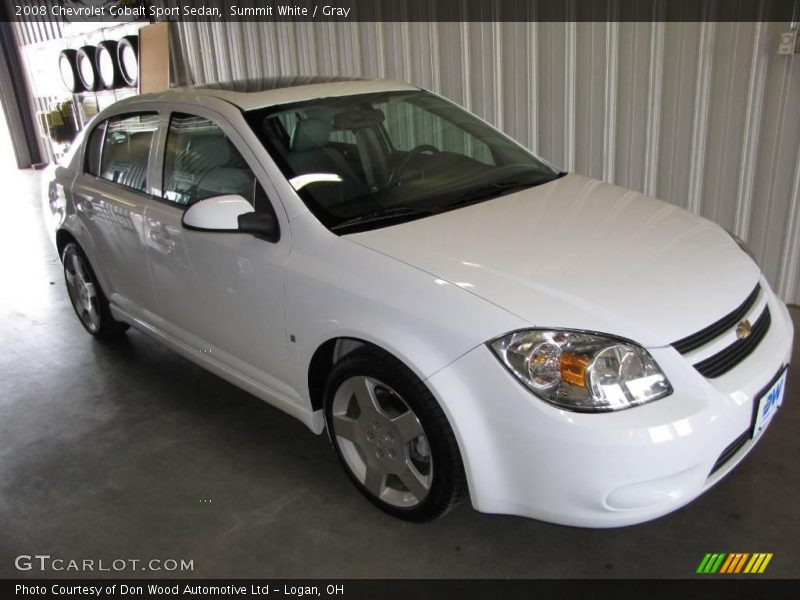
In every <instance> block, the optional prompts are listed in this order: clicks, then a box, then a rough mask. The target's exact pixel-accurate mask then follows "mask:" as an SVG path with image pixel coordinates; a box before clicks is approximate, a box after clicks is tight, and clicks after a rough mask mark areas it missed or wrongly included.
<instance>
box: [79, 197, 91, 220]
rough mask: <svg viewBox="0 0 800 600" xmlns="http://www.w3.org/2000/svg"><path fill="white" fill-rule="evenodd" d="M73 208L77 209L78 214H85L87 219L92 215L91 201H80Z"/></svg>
mask: <svg viewBox="0 0 800 600" xmlns="http://www.w3.org/2000/svg"><path fill="white" fill-rule="evenodd" d="M75 208H77V209H78V211H79V212H82V213H83V214H85V215H86V216H87V217H88V218H89V219H91V218H92V216H93V215H94V204H92V201H91V200H80V201H78V202H76V204H75Z"/></svg>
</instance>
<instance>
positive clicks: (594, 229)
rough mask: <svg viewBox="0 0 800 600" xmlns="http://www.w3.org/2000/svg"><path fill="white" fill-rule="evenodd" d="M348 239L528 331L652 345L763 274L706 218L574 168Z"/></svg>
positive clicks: (738, 296)
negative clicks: (590, 334)
mask: <svg viewBox="0 0 800 600" xmlns="http://www.w3.org/2000/svg"><path fill="white" fill-rule="evenodd" d="M346 237H347V239H349V240H351V241H353V242H356V243H358V244H361V245H362V246H365V247H367V248H370V249H372V250H375V251H377V252H380V253H382V254H385V255H387V256H390V257H392V258H395V259H397V260H400V261H402V262H404V263H407V264H409V265H412V266H414V267H417V268H419V269H421V270H423V271H426V272H427V273H429V274H431V275H433V276H435V277H436V278H438V279H437V283H439V284H440V285H457V286H459V287H461V288H463V289H464V290H466V291H468V292H470V293H472V294H476V295H478V296H480V297H481V298H483V299H485V300H487V301H488V302H491V303H493V304H495V305H498V306H500V307H502V308H504V309H506V310H508V311H509V312H511V313H513V314H515V315H516V316H518V317H520V318H522V319H524V320H525V321H527V322H528V323H530V324H531V325H532V326H535V327H545V328H569V329H582V330H589V331H597V332H603V333H609V334H613V335H617V336H621V337H626V338H629V339H632V340H635V341H637V342H638V343H640V344H643V345H645V346H649V347H657V346H665V345H668V344H670V343H672V342H674V341H676V340H678V339H681V338H683V337H685V336H687V335H690V334H692V333H695V332H696V331H698V330H700V329H702V328H703V327H706V326H707V325H709V324H711V323H713V322H714V321H716V320H717V319H719V318H721V317H722V316H724V315H726V314H727V313H729V312H731V311H733V310H734V309H735V308H736V307H737V306H739V305H740V304H741V303H742V302H743V301H744V299H745V298H746V297H747V295H748V294H749V293H750V292H751V291H752V290H753V288H754V287H755V285H756V283H757V282H758V280H759V277H760V273H759V269H758V267H757V266H756V264H755V263H754V262H753V261H752V260H751V259H750V258H749V257H748V256H747V255H746V254H745V253H744V252H743V251H742V250H741V249H740V248H739V247H738V245H737V244H736V243H735V242H734V241H733V240H732V239H731V238H730V236H729V235H728V234H727V233H726V232H725V231H724V230H723V229H722V228H721V227H719V226H718V225H715V224H714V223H712V222H711V221H708V220H707V219H704V218H702V217H699V216H697V215H694V214H692V213H690V212H687V211H686V210H683V209H681V208H678V207H676V206H672V205H670V204H667V203H665V202H662V201H660V200H656V199H654V198H649V197H647V196H644V195H642V194H640V193H637V192H633V191H630V190H626V189H624V188H620V187H617V186H614V185H609V184H606V183H602V182H600V181H597V180H593V179H589V178H586V177H582V176H579V175H567V176H565V177H562V178H560V179H557V180H555V181H552V182H550V183H547V184H544V185H540V186H537V187H534V188H529V189H527V190H523V191H521V192H517V193H514V194H509V195H506V196H501V197H499V198H495V199H492V200H488V201H485V202H481V203H478V204H473V205H471V206H465V207H463V208H459V209H456V210H452V211H448V212H445V213H441V214H438V215H434V216H431V217H427V218H423V219H418V220H415V221H410V222H407V223H403V224H400V225H395V226H392V227H386V228H382V229H377V230H373V231H367V232H362V233H357V234H352V235H348V236H346ZM421 309H424V307H421ZM476 318H480V317H479V315H476ZM501 333H504V332H498V334H501Z"/></svg>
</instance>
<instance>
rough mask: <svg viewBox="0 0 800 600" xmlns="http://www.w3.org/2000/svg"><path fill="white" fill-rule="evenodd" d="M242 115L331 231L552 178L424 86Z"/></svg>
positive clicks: (403, 217)
mask: <svg viewBox="0 0 800 600" xmlns="http://www.w3.org/2000/svg"><path fill="white" fill-rule="evenodd" d="M245 118H246V119H247V121H248V123H249V124H250V126H251V127H252V128H253V130H254V131H255V132H256V134H257V135H258V137H259V139H260V140H261V142H262V143H263V144H264V146H265V147H266V148H267V150H268V151H269V152H270V154H271V155H272V157H273V158H274V159H275V161H276V163H277V164H278V167H279V168H280V169H281V170H282V171H283V174H284V175H285V176H286V178H287V179H288V180H289V182H290V183H291V185H292V186H293V187H294V189H295V190H296V191H297V193H298V194H299V195H300V197H301V198H302V199H303V201H304V202H305V203H306V205H307V206H308V208H309V210H310V211H311V212H312V213H313V214H314V215H315V216H316V217H317V218H318V219H319V220H320V221H321V222H322V223H323V224H324V225H325V226H326V227H328V228H329V229H331V230H332V231H335V232H337V233H352V232H354V231H365V230H367V229H376V228H378V227H385V226H387V225H393V224H396V223H398V222H402V221H407V220H411V219H416V218H422V217H425V216H429V215H432V214H436V213H439V212H442V211H446V210H452V209H454V208H458V207H460V206H465V205H467V204H472V203H475V202H480V201H483V200H487V199H489V198H494V197H497V196H499V195H502V194H505V193H509V192H512V191H516V190H519V189H522V188H526V187H531V186H534V185H539V184H542V183H546V182H548V181H552V180H553V179H555V178H556V177H558V176H559V173H558V171H555V170H554V169H553V168H552V167H550V166H548V165H546V164H544V163H543V162H541V161H540V160H538V159H536V158H535V157H534V156H532V155H531V154H530V153H529V152H528V151H526V150H524V149H523V148H522V147H520V146H519V145H517V144H516V143H514V142H512V141H511V140H509V139H507V138H506V137H504V136H503V135H501V134H500V133H499V132H497V131H496V130H494V129H492V128H491V127H489V126H488V125H486V124H485V123H482V122H481V121H480V120H479V119H477V118H476V117H474V116H473V115H471V114H469V113H467V112H466V111H464V110H462V109H461V108H459V107H458V106H456V105H454V104H452V103H451V102H448V101H446V100H444V99H442V98H439V97H437V96H434V95H432V94H429V93H427V92H423V91H417V90H415V91H403V92H381V93H372V94H359V95H355V96H344V97H337V98H320V99H316V100H310V101H305V102H300V103H295V104H285V105H281V106H272V107H268V108H263V109H258V110H253V111H248V112H246V113H245Z"/></svg>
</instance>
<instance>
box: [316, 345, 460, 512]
mask: <svg viewBox="0 0 800 600" xmlns="http://www.w3.org/2000/svg"><path fill="white" fill-rule="evenodd" d="M325 422H326V424H327V429H328V439H329V440H330V442H331V445H332V446H333V449H334V452H335V453H336V455H337V457H338V458H339V462H340V463H341V464H342V466H343V467H344V470H345V472H346V473H347V475H348V477H349V478H350V480H351V481H352V482H353V484H354V485H355V486H356V488H357V489H358V490H359V491H360V492H361V493H362V494H363V495H364V496H365V497H366V498H367V499H368V500H369V501H370V502H372V503H373V504H374V505H375V506H377V507H378V508H380V509H381V510H383V511H385V512H387V513H389V514H390V515H393V516H395V517H398V518H400V519H403V520H406V521H414V522H423V521H429V520H432V519H435V518H437V517H440V516H442V515H444V514H446V513H447V512H449V511H450V510H452V509H453V508H455V507H456V506H458V505H459V504H460V503H461V502H462V501H463V500H464V499H465V498H466V496H467V486H466V479H465V477H464V467H463V464H462V462H461V455H460V453H459V451H458V444H457V443H456V439H455V436H454V435H453V430H452V429H451V427H450V424H449V422H448V421H447V417H446V416H445V414H444V412H442V409H441V407H440V406H439V404H438V403H437V401H436V399H435V398H434V397H433V395H432V394H431V392H430V391H429V390H428V388H427V387H426V386H425V384H424V383H423V382H422V381H420V379H419V378H418V377H417V376H416V375H415V374H414V373H413V372H412V371H411V370H410V369H409V368H408V367H406V366H405V365H404V364H403V363H401V362H400V361H399V360H397V359H396V358H394V357H393V356H392V355H390V354H388V353H387V352H384V351H383V350H380V349H378V348H375V347H372V346H365V347H362V348H359V349H358V350H355V351H353V352H351V353H350V354H348V355H346V356H345V357H344V358H342V359H341V360H340V361H339V362H338V363H337V364H336V365H335V366H334V368H333V370H332V371H331V373H330V375H329V376H328V380H327V383H326V386H325Z"/></svg>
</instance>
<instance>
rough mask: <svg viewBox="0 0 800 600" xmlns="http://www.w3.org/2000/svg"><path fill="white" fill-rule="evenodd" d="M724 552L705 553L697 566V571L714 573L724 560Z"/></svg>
mask: <svg viewBox="0 0 800 600" xmlns="http://www.w3.org/2000/svg"><path fill="white" fill-rule="evenodd" d="M725 556H727V555H726V554H725V552H722V553H719V552H716V553H714V554H706V555H705V557H704V558H703V560H702V562H701V563H700V566H699V567H697V572H698V573H716V572H717V571H718V570H719V567H720V565H721V564H722V561H723V560H725Z"/></svg>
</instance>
